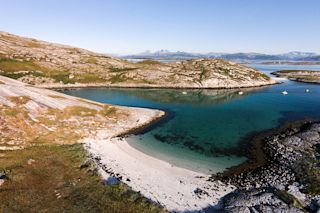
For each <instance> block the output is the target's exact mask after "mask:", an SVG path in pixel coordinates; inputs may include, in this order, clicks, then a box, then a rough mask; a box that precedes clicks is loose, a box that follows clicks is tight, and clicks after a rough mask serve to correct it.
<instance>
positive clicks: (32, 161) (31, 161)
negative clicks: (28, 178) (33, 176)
mask: <svg viewBox="0 0 320 213" xmlns="http://www.w3.org/2000/svg"><path fill="white" fill-rule="evenodd" d="M34 162H36V161H35V160H33V159H29V160H28V162H27V163H28V165H32V164H33V163H34Z"/></svg>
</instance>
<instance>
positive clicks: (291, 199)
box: [275, 189, 304, 210]
mask: <svg viewBox="0 0 320 213" xmlns="http://www.w3.org/2000/svg"><path fill="white" fill-rule="evenodd" d="M275 194H276V195H277V196H278V197H279V198H280V199H281V200H283V202H285V203H286V204H288V205H291V206H294V207H296V208H299V209H301V210H303V208H304V206H303V204H302V203H301V201H299V200H298V199H297V198H296V197H295V196H293V195H291V194H289V193H288V192H287V191H285V190H277V189H276V190H275Z"/></svg>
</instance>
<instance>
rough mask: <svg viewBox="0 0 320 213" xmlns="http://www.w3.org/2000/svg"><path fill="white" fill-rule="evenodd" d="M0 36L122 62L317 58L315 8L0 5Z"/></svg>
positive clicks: (90, 0) (190, 0) (116, 0)
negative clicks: (133, 57)
mask: <svg viewBox="0 0 320 213" xmlns="http://www.w3.org/2000/svg"><path fill="white" fill-rule="evenodd" d="M0 30H1V31H6V32H10V33H13V34H18V35H21V36H27V37H33V38H37V39H41V40H46V41H50V42H56V43H63V44H68V45H72V46H77V47H82V48H86V49H89V50H92V51H96V52H101V53H111V54H122V55H123V54H132V53H139V52H144V51H146V50H150V51H156V50H160V49H166V50H170V51H188V52H198V53H207V52H228V53H234V52H260V53H284V52H288V51H307V52H317V53H320V0H86V1H85V0H0Z"/></svg>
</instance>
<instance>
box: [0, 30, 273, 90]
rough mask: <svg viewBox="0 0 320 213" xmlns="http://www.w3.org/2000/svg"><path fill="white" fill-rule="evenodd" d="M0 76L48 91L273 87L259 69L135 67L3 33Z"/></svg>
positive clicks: (193, 63) (213, 64) (202, 63)
mask: <svg viewBox="0 0 320 213" xmlns="http://www.w3.org/2000/svg"><path fill="white" fill-rule="evenodd" d="M0 75H4V76H7V77H11V78H14V79H18V80H20V81H23V82H25V83H29V84H33V85H37V86H43V87H48V88H49V87H84V86H115V87H172V88H238V87H254V86H263V85H269V84H273V83H275V82H274V81H273V80H271V79H270V78H269V77H268V76H266V75H264V74H262V73H261V72H259V71H257V70H255V69H252V68H249V67H247V66H244V65H240V64H237V63H234V62H228V61H225V60H221V59H196V60H188V61H181V62H172V63H160V62H157V61H150V60H148V61H142V62H139V63H131V62H128V61H126V60H123V59H119V58H114V57H110V56H106V55H103V54H97V53H94V52H90V51H88V50H84V49H80V48H75V47H70V46H66V45H60V44H53V43H48V42H44V41H39V40H36V39H31V38H24V37H20V36H16V35H12V34H9V33H6V32H0Z"/></svg>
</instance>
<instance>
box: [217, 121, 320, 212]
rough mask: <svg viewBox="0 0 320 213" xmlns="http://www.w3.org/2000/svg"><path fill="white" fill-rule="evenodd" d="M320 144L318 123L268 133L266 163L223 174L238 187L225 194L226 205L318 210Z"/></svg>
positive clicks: (232, 208)
mask: <svg viewBox="0 0 320 213" xmlns="http://www.w3.org/2000/svg"><path fill="white" fill-rule="evenodd" d="M319 147H320V124H319V123H313V124H310V123H307V124H304V125H302V126H301V127H299V128H297V127H294V128H290V129H287V130H285V131H283V132H280V133H279V134H277V135H272V136H269V137H267V138H266V139H265V141H264V152H265V153H266V156H267V163H266V165H264V166H262V167H258V168H256V169H255V170H253V171H249V172H244V173H240V174H235V175H231V176H229V177H223V178H221V180H222V181H224V182H225V183H231V184H233V185H235V186H237V187H238V189H239V190H238V191H236V192H234V193H233V194H230V195H229V196H226V197H225V199H224V208H225V209H227V210H230V212H237V211H238V212H239V211H248V212H255V211H258V212H261V209H267V210H270V211H271V212H297V211H298V210H299V209H300V210H299V211H301V210H302V209H304V210H305V209H306V210H310V211H316V210H319V206H318V204H317V203H318V201H319V198H320V187H319V186H320V166H319V165H320V149H319ZM215 178H219V177H218V176H217V177H215ZM253 209H254V210H255V211H254V210H253Z"/></svg>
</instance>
